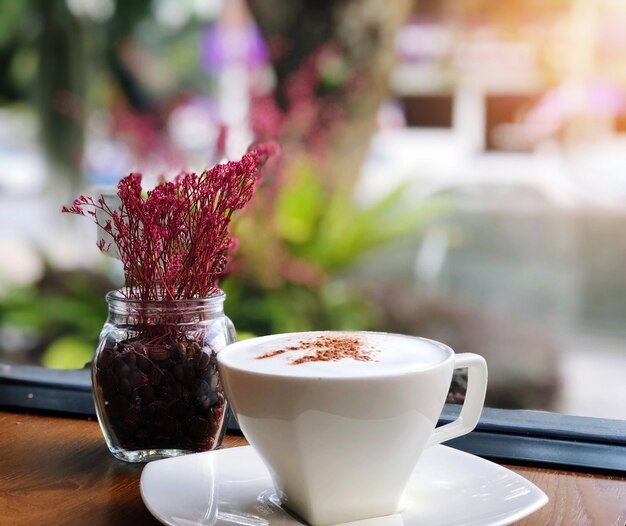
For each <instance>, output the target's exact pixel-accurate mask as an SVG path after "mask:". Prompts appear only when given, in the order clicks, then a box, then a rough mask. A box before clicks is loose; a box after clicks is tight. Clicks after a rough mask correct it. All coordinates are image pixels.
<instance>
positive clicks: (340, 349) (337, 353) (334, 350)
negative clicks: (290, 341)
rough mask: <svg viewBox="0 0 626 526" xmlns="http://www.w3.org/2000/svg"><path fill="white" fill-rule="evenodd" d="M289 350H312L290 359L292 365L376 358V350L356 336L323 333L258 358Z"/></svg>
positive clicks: (367, 360) (269, 356)
mask: <svg viewBox="0 0 626 526" xmlns="http://www.w3.org/2000/svg"><path fill="white" fill-rule="evenodd" d="M288 351H303V352H306V351H312V354H305V355H304V356H299V357H297V358H292V359H291V360H290V361H289V364H290V365H300V364H303V363H307V362H337V361H339V360H344V359H352V360H356V361H359V362H371V361H373V360H374V350H373V349H371V348H369V347H368V346H366V345H365V344H364V343H363V341H362V340H361V339H360V338H358V337H355V336H328V335H322V336H318V337H316V338H313V339H311V340H305V341H302V342H299V343H298V344H297V345H291V346H289V347H285V348H284V349H278V350H276V351H271V352H268V353H266V354H262V355H261V356H258V357H257V360H264V359H266V358H273V357H274V356H279V355H281V354H284V353H286V352H288Z"/></svg>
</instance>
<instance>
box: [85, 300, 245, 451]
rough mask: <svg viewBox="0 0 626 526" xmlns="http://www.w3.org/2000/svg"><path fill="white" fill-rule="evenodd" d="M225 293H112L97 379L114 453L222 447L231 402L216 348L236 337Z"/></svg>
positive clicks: (98, 403) (103, 418)
mask: <svg viewBox="0 0 626 526" xmlns="http://www.w3.org/2000/svg"><path fill="white" fill-rule="evenodd" d="M224 299H225V294H224V293H221V292H220V293H219V294H217V295H214V296H211V297H209V298H203V299H191V300H175V301H143V300H130V299H127V298H125V297H124V295H123V294H122V293H121V291H113V292H109V293H108V294H107V296H106V300H107V303H108V306H109V317H108V319H107V321H106V323H105V325H104V328H103V329H102V332H101V334H100V341H99V344H98V348H97V350H96V355H95V357H94V361H93V369H92V380H93V394H94V401H95V404H96V413H97V415H98V421H99V423H100V427H101V428H102V432H103V434H104V437H105V440H106V442H107V445H108V446H109V449H110V451H111V453H112V454H113V455H114V456H115V457H117V458H119V459H121V460H125V461H127V462H146V461H150V460H155V459H158V458H165V457H173V456H178V455H184V454H187V453H194V452H198V451H208V450H211V449H215V448H217V447H219V445H220V444H221V441H222V437H223V436H224V432H225V430H226V414H227V405H226V399H225V396H224V392H223V390H222V382H221V380H220V377H219V374H218V370H217V353H219V352H220V350H222V349H223V348H224V347H225V346H226V345H228V344H229V343H232V342H233V341H235V340H236V333H235V328H234V326H233V324H232V322H231V321H230V320H229V319H228V318H227V317H226V316H225V315H224Z"/></svg>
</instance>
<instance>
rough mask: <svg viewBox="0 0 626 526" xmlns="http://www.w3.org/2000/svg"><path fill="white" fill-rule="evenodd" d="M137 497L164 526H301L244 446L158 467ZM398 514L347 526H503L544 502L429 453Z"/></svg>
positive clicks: (525, 485)
mask: <svg viewBox="0 0 626 526" xmlns="http://www.w3.org/2000/svg"><path fill="white" fill-rule="evenodd" d="M141 496H142V498H143V501H144V503H145V505H146V506H147V507H148V509H149V510H150V512H151V513H152V514H153V515H154V516H155V517H156V518H157V519H158V520H159V521H161V522H162V523H163V524H167V525H169V526H233V525H234V526H299V525H300V522H299V521H298V520H297V519H295V518H294V517H292V516H291V515H289V514H288V513H287V512H285V511H284V510H283V509H282V508H281V507H280V505H279V503H278V501H277V498H276V496H275V494H274V487H273V485H272V481H271V479H270V476H269V473H268V472H267V469H266V468H265V466H264V465H263V463H262V462H261V460H260V458H259V457H258V455H257V454H256V452H255V450H254V449H253V448H252V447H250V446H245V447H237V448H232V449H222V450H219V451H212V452H207V453H197V454H194V455H187V456H183V457H176V458H170V459H166V460H158V461H155V462H151V463H150V464H148V465H146V467H145V468H144V470H143V472H142V474H141ZM405 499H406V502H405V504H406V509H405V511H404V512H402V513H399V514H396V515H389V516H387V517H377V518H374V519H366V520H362V521H355V522H352V523H350V526H357V525H358V526H501V525H506V524H511V523H512V522H515V521H517V520H519V519H521V518H522V517H525V516H526V515H529V514H530V513H532V512H534V511H536V510H538V509H539V508H541V507H542V506H543V505H544V504H546V502H548V497H547V496H546V495H545V493H543V491H541V490H540V489H539V488H537V486H535V485H534V484H532V483H531V482H529V481H528V480H526V479H525V478H523V477H521V476H520V475H518V474H516V473H513V472H512V471H510V470H508V469H506V468H503V467H502V466H499V465H498V464H494V463H492V462H488V461H486V460H483V459H481V458H479V457H475V456H473V455H470V454H468V453H463V452H461V451H458V450H456V449H452V448H449V447H446V446H434V447H431V448H428V449H427V450H426V451H425V452H424V454H423V455H422V458H421V460H420V462H419V465H418V468H417V469H416V470H415V472H414V473H413V475H412V478H411V480H410V482H409V485H408V488H407V491H406V495H405Z"/></svg>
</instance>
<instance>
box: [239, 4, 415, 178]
mask: <svg viewBox="0 0 626 526" xmlns="http://www.w3.org/2000/svg"><path fill="white" fill-rule="evenodd" d="M248 4H249V6H250V8H251V11H252V13H253V15H254V17H255V19H256V21H257V23H258V25H259V27H260V29H261V31H262V33H263V34H264V36H265V37H266V39H267V41H268V43H269V46H270V51H271V55H272V64H273V66H274V69H275V73H276V77H277V81H278V85H279V86H281V85H283V84H284V83H285V81H286V80H287V79H288V78H289V76H290V75H291V74H292V73H294V72H295V71H297V70H298V68H299V66H300V65H301V64H302V63H303V61H304V60H305V59H306V58H307V57H308V56H309V55H311V53H313V52H315V51H316V50H317V49H319V48H321V47H322V46H323V45H325V44H328V43H331V44H334V45H336V46H337V47H338V48H339V49H340V50H341V52H342V54H343V58H344V60H345V62H346V64H347V66H348V68H349V70H350V71H351V73H352V74H353V75H354V77H355V78H358V79H359V83H358V84H359V86H361V87H362V89H358V90H355V92H354V93H348V94H347V97H345V100H344V101H343V105H344V109H345V110H346V115H347V121H348V122H346V123H345V124H346V126H344V127H342V129H341V132H338V133H337V134H336V135H335V136H333V137H332V144H333V152H332V153H331V158H330V159H328V160H327V161H328V162H327V163H326V164H327V165H328V166H327V169H326V170H327V173H326V174H325V175H326V176H327V177H328V178H329V179H330V180H333V181H343V182H344V183H346V184H351V183H353V182H354V181H355V180H356V178H357V176H358V173H359V169H360V167H361V164H362V162H363V159H364V157H365V155H366V153H367V149H368V146H369V141H370V138H371V135H372V133H373V131H374V129H375V126H376V115H377V111H378V108H379V107H380V105H381V103H382V102H383V101H384V100H385V98H386V97H387V96H388V94H389V77H390V75H391V69H392V66H393V64H394V55H395V53H394V39H395V36H396V33H397V31H398V29H399V28H400V27H401V25H402V24H403V23H404V22H405V20H406V18H407V17H408V15H409V13H410V11H411V7H412V5H413V0H394V1H393V2H381V1H380V0H248ZM323 96H324V95H323V94H322V95H320V97H323ZM278 102H279V103H280V102H281V101H278Z"/></svg>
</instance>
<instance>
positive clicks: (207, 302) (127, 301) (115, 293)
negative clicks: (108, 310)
mask: <svg viewBox="0 0 626 526" xmlns="http://www.w3.org/2000/svg"><path fill="white" fill-rule="evenodd" d="M123 290H127V289H123V288H122V289H115V290H110V291H109V292H107V293H106V295H105V298H106V302H107V303H108V304H109V305H110V306H111V305H114V304H118V305H125V306H131V307H133V306H134V307H142V308H149V307H157V306H158V307H160V308H163V307H167V306H168V305H171V306H172V307H173V306H177V307H185V306H189V307H194V306H204V307H208V306H212V305H216V304H218V305H221V304H223V303H224V300H225V299H226V293H225V292H224V291H223V290H221V289H217V290H218V292H217V293H216V294H213V295H211V296H206V297H203V298H199V297H198V298H183V299H176V300H143V299H135V298H128V297H126V296H124V295H123V293H122V291H123ZM216 306H217V305H216Z"/></svg>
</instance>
